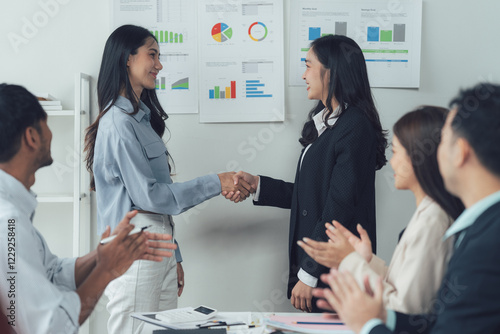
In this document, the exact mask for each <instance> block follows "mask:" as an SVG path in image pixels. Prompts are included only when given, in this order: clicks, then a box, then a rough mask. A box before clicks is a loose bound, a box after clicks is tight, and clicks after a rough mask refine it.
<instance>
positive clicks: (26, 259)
mask: <svg viewBox="0 0 500 334" xmlns="http://www.w3.org/2000/svg"><path fill="white" fill-rule="evenodd" d="M51 139H52V133H51V131H50V129H49V128H48V126H47V114H46V113H45V111H44V110H43V109H42V107H41V106H40V104H39V103H38V101H37V99H36V97H35V96H33V95H32V94H30V93H29V92H28V91H27V90H26V89H24V88H23V87H20V86H15V85H6V84H1V85H0V305H1V308H2V313H4V314H5V318H6V320H7V323H8V325H10V326H11V328H12V329H13V330H15V331H16V332H17V333H18V334H23V333H29V334H32V333H77V332H78V328H79V326H80V325H81V324H82V323H83V322H84V321H85V320H86V319H87V318H88V316H89V315H90V313H91V312H92V310H93V308H94V306H95V305H96V303H97V301H98V300H99V298H100V296H101V294H102V292H103V291H104V289H105V287H106V286H107V285H108V283H109V282H110V281H111V280H113V279H115V278H116V277H118V276H120V275H122V274H123V273H124V272H125V271H126V270H127V269H128V268H129V267H130V265H131V264H132V263H133V262H134V261H135V260H137V259H146V260H153V261H161V260H162V258H163V257H170V256H172V253H171V252H168V251H167V250H166V249H170V250H172V249H175V248H176V246H175V244H173V243H172V242H165V241H167V240H170V239H171V236H169V235H160V234H152V233H147V232H144V233H138V234H132V235H128V234H129V232H130V231H131V230H132V229H133V228H134V226H133V225H131V224H130V220H131V219H132V218H133V217H134V216H135V214H136V212H129V213H127V215H126V216H125V218H124V219H123V220H122V221H121V222H120V224H119V225H118V226H117V228H116V229H115V230H114V231H113V234H116V235H117V236H116V238H115V239H114V240H113V241H111V242H109V243H107V244H105V245H99V246H98V247H97V249H96V250H94V251H92V252H90V253H89V254H87V255H85V256H82V257H79V258H73V259H70V258H67V259H61V258H58V257H57V256H55V255H54V254H52V253H51V252H50V250H49V248H48V246H47V243H46V242H45V239H44V238H43V236H42V235H41V234H40V233H39V232H38V231H37V229H36V228H34V227H33V224H32V218H33V215H34V213H35V208H36V205H37V201H36V197H35V194H34V193H33V192H32V191H30V187H31V186H32V185H33V183H34V182H35V172H36V171H37V170H38V169H39V168H41V167H44V166H48V165H50V164H51V163H52V157H51V154H50V143H51ZM109 235H110V228H109V227H108V228H107V229H106V231H105V232H104V234H103V237H107V236H109ZM5 318H4V317H2V318H0V319H3V321H5ZM3 325H5V324H3ZM0 328H3V327H0Z"/></svg>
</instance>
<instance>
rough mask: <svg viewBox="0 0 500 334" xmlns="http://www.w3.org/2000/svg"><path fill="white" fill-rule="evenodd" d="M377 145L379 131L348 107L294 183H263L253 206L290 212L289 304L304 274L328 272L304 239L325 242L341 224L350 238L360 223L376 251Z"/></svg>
mask: <svg viewBox="0 0 500 334" xmlns="http://www.w3.org/2000/svg"><path fill="white" fill-rule="evenodd" d="M376 145H377V140H376V134H375V129H374V128H373V126H372V125H371V123H370V121H369V120H368V118H367V117H366V116H365V115H364V114H363V111H362V110H360V109H358V108H356V107H348V108H347V109H346V110H345V111H344V112H343V113H342V114H341V115H340V116H339V119H338V120H337V122H336V123H335V125H334V127H333V128H332V129H327V130H326V131H325V132H324V133H323V134H322V135H321V136H320V137H319V138H318V139H316V141H315V142H314V143H313V144H312V145H311V147H310V148H309V149H308V151H307V152H306V154H305V156H304V159H303V161H302V167H300V160H301V159H302V155H301V157H300V159H299V163H298V166H297V172H296V176H295V182H294V183H290V182H284V181H281V180H275V179H272V178H269V177H265V176H261V177H260V195H259V201H258V202H255V201H254V204H255V205H265V206H275V207H280V208H286V209H291V214H290V231H289V260H290V261H289V264H290V270H289V281H288V297H289V298H290V294H291V290H292V289H293V287H294V286H295V284H296V283H297V281H298V279H297V272H298V270H299V269H300V268H302V269H304V270H305V271H306V272H308V273H309V274H311V275H312V276H314V277H317V278H319V277H320V275H321V274H322V273H325V272H327V271H328V268H326V267H324V266H321V265H319V264H318V263H316V262H315V261H314V260H313V259H311V258H310V257H309V256H308V255H307V254H306V253H305V252H304V251H303V250H302V248H300V247H298V246H297V240H301V239H302V238H303V237H309V238H311V239H314V240H322V241H326V240H327V239H328V237H327V235H326V233H325V223H326V222H331V221H332V220H334V219H335V220H338V221H339V222H340V223H342V224H343V225H344V226H346V227H347V228H348V229H349V230H351V231H352V232H355V231H356V224H358V223H360V224H361V225H362V226H363V227H364V228H365V229H366V230H367V231H368V234H369V235H370V239H371V240H372V244H373V249H375V247H376V244H375V240H376V239H375V169H376ZM303 153H304V150H302V154H303ZM355 233H356V234H357V232H355ZM319 283H321V281H319Z"/></svg>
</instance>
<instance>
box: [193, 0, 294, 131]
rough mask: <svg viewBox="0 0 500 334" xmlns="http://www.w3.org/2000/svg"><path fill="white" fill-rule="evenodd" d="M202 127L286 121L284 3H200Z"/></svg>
mask: <svg viewBox="0 0 500 334" xmlns="http://www.w3.org/2000/svg"><path fill="white" fill-rule="evenodd" d="M198 17H199V20H198V39H199V54H200V83H201V85H200V100H199V101H200V102H199V103H200V122H202V123H222V122H269V121H283V120H284V112H285V111H284V110H285V107H284V106H285V103H284V102H285V101H284V98H285V94H284V84H285V82H284V81H285V80H284V46H283V1H282V0H278V1H276V0H262V1H250V0H232V1H229V2H228V1H225V0H200V1H198Z"/></svg>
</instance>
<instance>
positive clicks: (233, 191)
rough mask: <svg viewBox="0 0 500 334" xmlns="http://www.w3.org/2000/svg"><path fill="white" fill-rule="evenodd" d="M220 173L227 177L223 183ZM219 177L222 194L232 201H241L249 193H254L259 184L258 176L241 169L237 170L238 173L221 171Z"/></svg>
mask: <svg viewBox="0 0 500 334" xmlns="http://www.w3.org/2000/svg"><path fill="white" fill-rule="evenodd" d="M226 174H227V175H226ZM221 175H224V177H225V178H228V179H225V183H223V179H222V177H221ZM219 178H220V179H221V184H222V193H221V194H222V196H224V197H225V198H226V199H228V200H230V201H232V202H234V203H238V202H242V201H244V200H245V199H247V197H248V196H250V194H253V193H255V191H256V190H257V186H258V184H259V177H258V176H254V175H252V174H249V173H246V172H243V171H239V172H238V173H234V172H230V173H222V174H219Z"/></svg>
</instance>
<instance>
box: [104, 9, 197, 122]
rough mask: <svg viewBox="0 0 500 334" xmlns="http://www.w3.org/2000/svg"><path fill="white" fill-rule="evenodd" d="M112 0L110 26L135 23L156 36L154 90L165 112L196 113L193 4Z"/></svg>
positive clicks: (195, 42)
mask: <svg viewBox="0 0 500 334" xmlns="http://www.w3.org/2000/svg"><path fill="white" fill-rule="evenodd" d="M112 1H113V27H114V28H117V27H119V26H121V25H123V24H135V25H139V26H142V27H144V28H146V29H148V30H149V31H151V33H152V34H153V35H155V37H156V39H157V40H158V45H159V47H160V61H161V63H162V65H163V69H162V70H161V71H160V73H158V77H157V79H156V94H157V95H158V99H159V101H160V103H161V105H162V106H163V108H164V109H165V111H166V112H167V114H190V113H198V44H197V43H198V40H197V16H196V4H193V3H192V2H191V1H184V0H140V1H139V0H137V1H134V0H112ZM193 12H194V13H195V15H193Z"/></svg>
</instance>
